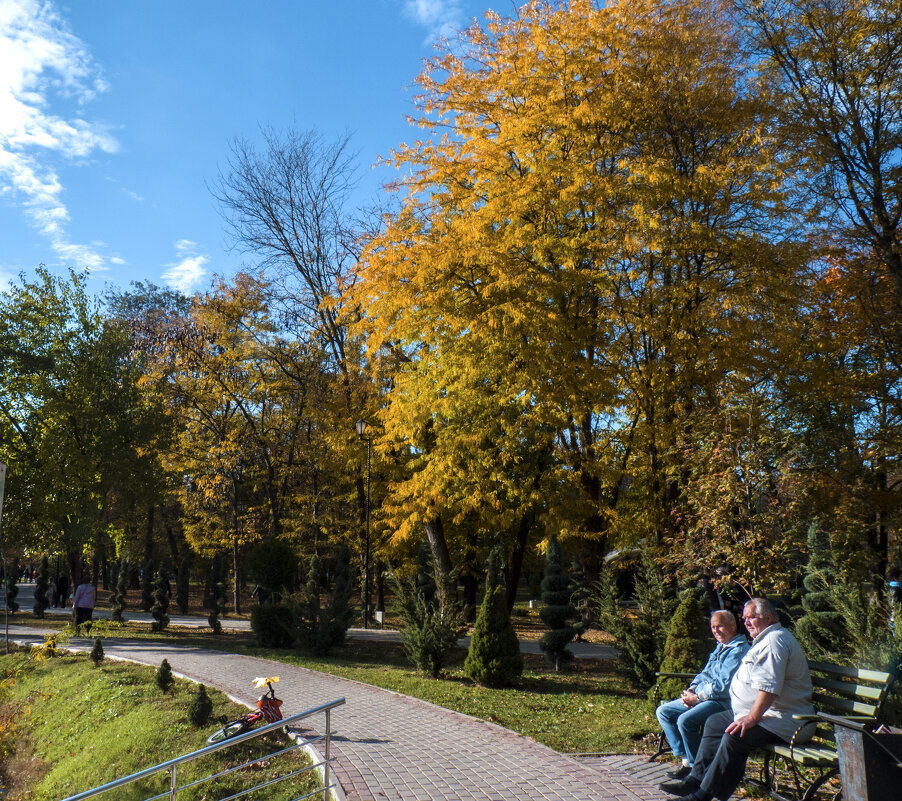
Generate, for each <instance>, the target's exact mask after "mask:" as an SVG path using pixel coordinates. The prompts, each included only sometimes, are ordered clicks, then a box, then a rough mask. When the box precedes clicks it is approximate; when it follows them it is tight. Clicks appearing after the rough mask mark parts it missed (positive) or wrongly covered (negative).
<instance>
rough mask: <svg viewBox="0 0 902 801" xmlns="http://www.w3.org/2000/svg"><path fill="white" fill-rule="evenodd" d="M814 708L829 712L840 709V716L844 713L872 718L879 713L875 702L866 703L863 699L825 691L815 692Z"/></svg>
mask: <svg viewBox="0 0 902 801" xmlns="http://www.w3.org/2000/svg"><path fill="white" fill-rule="evenodd" d="M814 708H815V709H818V710H820V711H821V712H826V713H827V714H834V713H833V710H839V713H838V714H839V716H840V717H842V716H843V715H865V716H866V717H869V718H872V717H875V716H876V714H877V706H876V705H875V704H866V703H864V702H862V701H852V700H850V699H848V698H837V697H836V696H833V695H824V694H823V693H815V694H814Z"/></svg>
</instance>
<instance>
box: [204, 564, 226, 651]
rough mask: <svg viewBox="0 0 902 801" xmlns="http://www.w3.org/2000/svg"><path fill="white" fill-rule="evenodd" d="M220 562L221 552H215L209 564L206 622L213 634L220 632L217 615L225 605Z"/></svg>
mask: <svg viewBox="0 0 902 801" xmlns="http://www.w3.org/2000/svg"><path fill="white" fill-rule="evenodd" d="M222 563H223V558H222V554H216V556H214V557H213V561H212V562H211V564H210V614H209V615H208V617H207V622H208V623H209V624H210V628H211V629H213V633H214V634H221V633H222V623H220V622H219V616H220V615H221V614H222V613H223V612H224V611H225V606H226V585H225V575H224V571H223V564H222Z"/></svg>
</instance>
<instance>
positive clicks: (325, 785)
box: [323, 709, 332, 801]
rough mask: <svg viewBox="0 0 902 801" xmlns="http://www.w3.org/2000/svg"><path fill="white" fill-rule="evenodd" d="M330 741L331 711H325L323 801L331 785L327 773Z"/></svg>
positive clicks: (330, 763) (325, 800) (326, 800)
mask: <svg viewBox="0 0 902 801" xmlns="http://www.w3.org/2000/svg"><path fill="white" fill-rule="evenodd" d="M331 741H332V710H331V709H327V710H326V754H325V759H326V766H325V767H326V769H325V770H324V771H323V801H329V787H330V786H331V784H332V781H331V779H330V778H329V772H330V771H331V770H332V762H331V758H330V755H329V743H330V742H331Z"/></svg>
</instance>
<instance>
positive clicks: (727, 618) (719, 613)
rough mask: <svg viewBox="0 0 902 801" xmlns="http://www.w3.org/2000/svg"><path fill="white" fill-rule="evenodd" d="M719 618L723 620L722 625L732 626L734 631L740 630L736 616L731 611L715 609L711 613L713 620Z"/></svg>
mask: <svg viewBox="0 0 902 801" xmlns="http://www.w3.org/2000/svg"><path fill="white" fill-rule="evenodd" d="M716 617H719V618H720V619H721V625H724V626H726V625H727V624H729V625H731V626H732V627H733V629H734V630H738V629H739V624H738V623H737V622H736V615H734V614H733V613H732V612H731V611H730V610H729V609H715V610H714V611H713V612H712V613H711V619H712V620H714V618H716Z"/></svg>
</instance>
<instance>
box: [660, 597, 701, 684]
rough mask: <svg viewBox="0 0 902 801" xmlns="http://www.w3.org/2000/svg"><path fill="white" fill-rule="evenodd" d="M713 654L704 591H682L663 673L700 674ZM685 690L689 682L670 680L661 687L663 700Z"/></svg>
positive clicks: (665, 652)
mask: <svg viewBox="0 0 902 801" xmlns="http://www.w3.org/2000/svg"><path fill="white" fill-rule="evenodd" d="M710 651H711V626H710V623H709V618H708V609H707V606H706V604H705V592H704V590H703V589H702V588H701V587H690V588H689V589H687V590H684V591H683V594H682V596H681V600H680V605H679V606H678V607H677V608H676V612H674V613H673V618H672V619H671V621H670V627H669V629H668V631H667V641H666V643H665V644H664V660H663V661H662V662H661V668H660V669H661V672H663V673H698V671H699V670H701V669H702V667H703V666H704V664H705V659H706V657H707V655H708V653H709V652H710ZM684 689H686V681H685V680H682V679H667V681H664V682H662V683H661V687H660V692H661V697H662V698H677V697H679V694H680V693H681V692H682V691H683V690H684Z"/></svg>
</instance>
